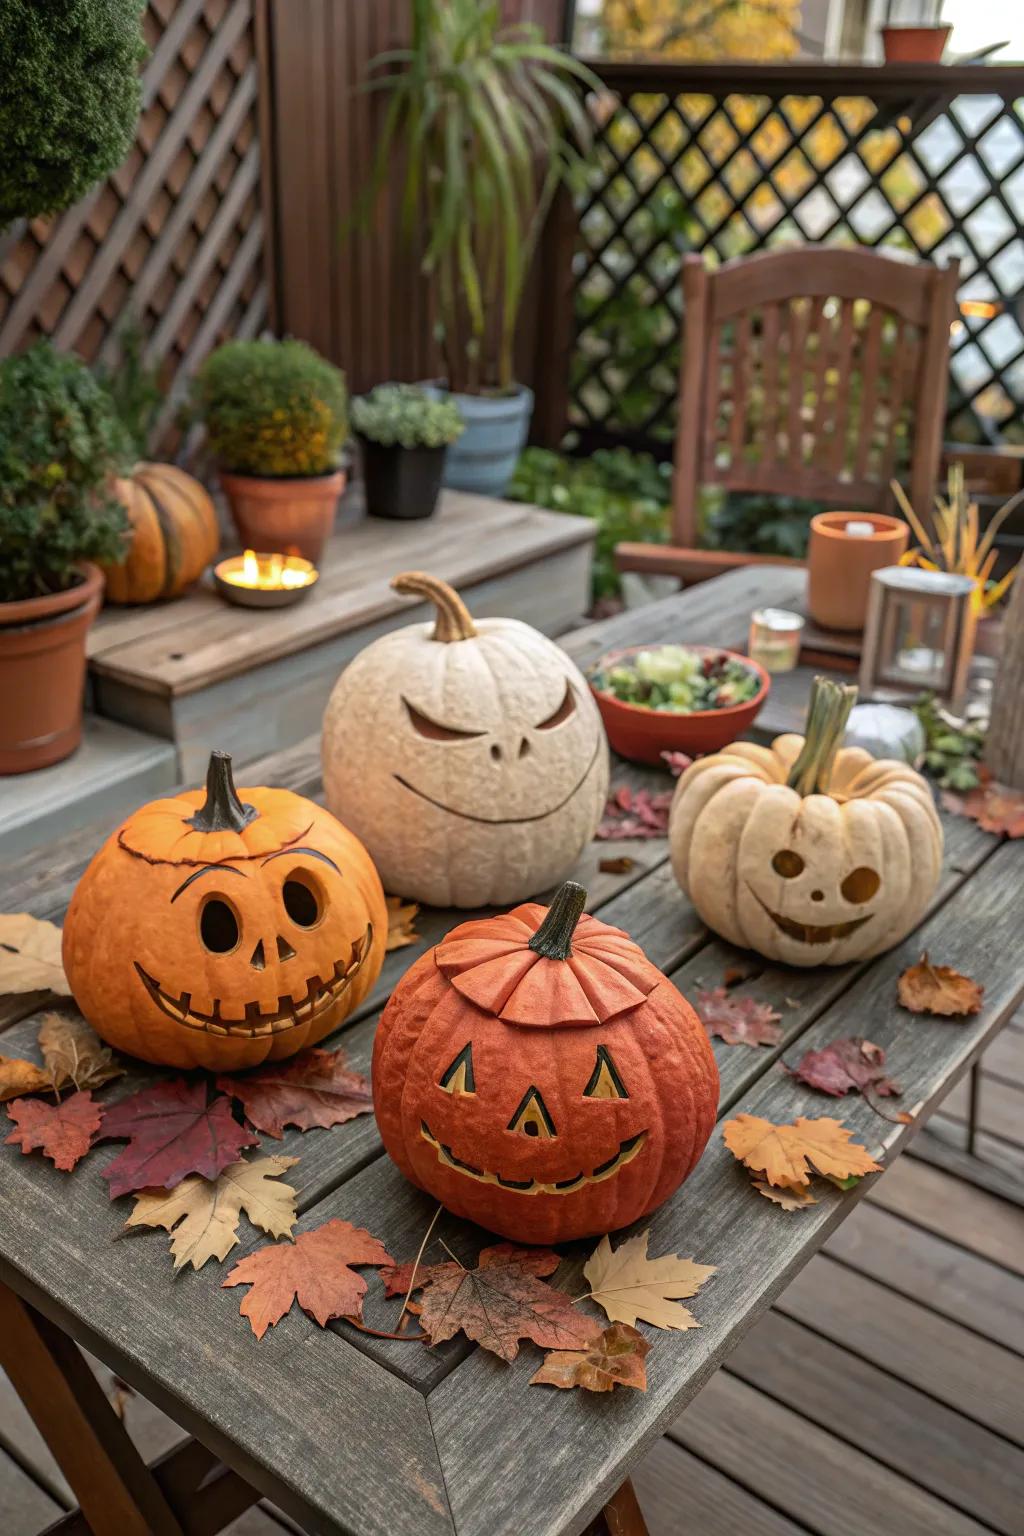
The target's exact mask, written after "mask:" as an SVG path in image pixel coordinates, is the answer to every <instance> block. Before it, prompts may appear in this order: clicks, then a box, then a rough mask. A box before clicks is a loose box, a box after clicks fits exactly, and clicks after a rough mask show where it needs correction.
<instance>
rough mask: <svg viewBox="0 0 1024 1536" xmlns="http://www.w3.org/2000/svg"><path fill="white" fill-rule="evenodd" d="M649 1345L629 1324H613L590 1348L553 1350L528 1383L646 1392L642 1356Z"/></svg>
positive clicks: (645, 1373) (601, 1390)
mask: <svg viewBox="0 0 1024 1536" xmlns="http://www.w3.org/2000/svg"><path fill="white" fill-rule="evenodd" d="M650 1348H651V1346H650V1344H649V1342H648V1341H647V1339H645V1338H644V1336H643V1334H642V1333H638V1332H637V1331H636V1329H635V1328H631V1327H630V1326H629V1324H628V1323H612V1325H611V1327H610V1328H606V1329H605V1330H604V1333H602V1335H601V1337H600V1338H599V1339H595V1340H594V1342H593V1344H591V1346H590V1348H589V1349H553V1350H551V1352H550V1353H549V1354H547V1355H545V1357H544V1364H543V1365H542V1366H541V1368H540V1370H539V1371H535V1372H534V1374H533V1375H532V1376H531V1377H530V1386H531V1387H533V1386H549V1387H582V1388H583V1390H584V1391H585V1392H610V1391H611V1390H612V1388H613V1387H636V1388H637V1389H638V1390H639V1391H640V1392H646V1391H647V1367H646V1366H645V1365H644V1357H645V1355H647V1354H648V1353H649V1351H650Z"/></svg>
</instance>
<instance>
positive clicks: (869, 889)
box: [839, 864, 882, 903]
mask: <svg viewBox="0 0 1024 1536" xmlns="http://www.w3.org/2000/svg"><path fill="white" fill-rule="evenodd" d="M881 883H882V877H881V875H879V874H877V873H876V872H875V870H873V869H869V868H868V867H867V865H866V864H862V865H861V866H860V868H859V869H854V870H852V871H851V872H850V874H848V875H847V877H846V879H845V880H844V881H843V883H842V885H841V886H840V887H839V889H840V890H841V891H842V893H843V897H844V899H845V900H846V901H852V902H855V903H859V902H862V901H870V900H871V898H872V896H873V895H874V894H875V892H876V891H877V890H878V887H879V886H880V885H881Z"/></svg>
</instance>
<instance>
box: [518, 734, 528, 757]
mask: <svg viewBox="0 0 1024 1536" xmlns="http://www.w3.org/2000/svg"><path fill="white" fill-rule="evenodd" d="M529 750H530V743H529V742H528V741H527V739H526V737H525V736H524V737H523V739H522V741H521V742H520V743H519V756H520V757H525V756H526V754H527V752H529Z"/></svg>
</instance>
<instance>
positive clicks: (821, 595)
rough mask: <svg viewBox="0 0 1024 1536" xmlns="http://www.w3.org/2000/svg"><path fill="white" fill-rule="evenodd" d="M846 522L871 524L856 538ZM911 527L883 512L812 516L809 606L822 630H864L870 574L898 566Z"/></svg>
mask: <svg viewBox="0 0 1024 1536" xmlns="http://www.w3.org/2000/svg"><path fill="white" fill-rule="evenodd" d="M847 523H860V524H866V523H869V524H870V525H871V529H872V532H871V533H864V534H861V535H860V536H854V535H853V534H850V533H847V532H846V525H847ZM909 538H910V529H909V528H908V527H907V525H906V523H905V522H903V520H902V518H899V517H887V516H886V515H885V514H884V513H881V512H819V513H818V515H817V517H812V518H811V536H810V541H809V543H808V546H807V566H808V582H807V609H808V612H809V613H810V615H811V618H812V619H813V620H814V622H815V623H816V624H820V625H821V627H822V629H841V630H856V629H863V628H864V620H865V618H866V617H867V611H868V597H869V595H870V592H871V573H872V571H878V570H881V569H882V568H883V567H884V566H887V565H898V564H899V561H900V556H901V555H903V554H905V553H906V549H907V543H908V540H909Z"/></svg>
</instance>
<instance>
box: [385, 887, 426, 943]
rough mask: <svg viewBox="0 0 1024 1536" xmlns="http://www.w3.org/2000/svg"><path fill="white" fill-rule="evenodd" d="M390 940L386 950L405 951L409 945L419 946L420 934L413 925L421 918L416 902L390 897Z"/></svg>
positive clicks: (388, 898)
mask: <svg viewBox="0 0 1024 1536" xmlns="http://www.w3.org/2000/svg"><path fill="white" fill-rule="evenodd" d="M385 899H386V901H387V904H388V939H387V943H386V944H385V946H384V948H385V950H389V951H390V950H392V949H404V948H405V946H406V945H407V944H417V943H418V942H419V937H420V936H419V934H418V933H417V932H416V930H415V928H414V927H413V924H414V923H415V921H416V918H417V917H418V916H419V910H420V909H419V907H418V906H417V904H416V902H414V901H409V902H404V903H403V901H402V898H401V896H388V897H386V898H385Z"/></svg>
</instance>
